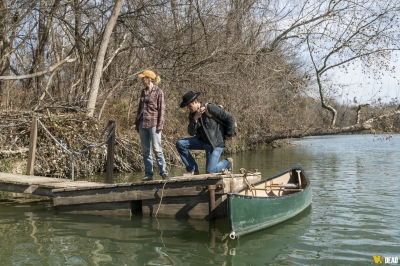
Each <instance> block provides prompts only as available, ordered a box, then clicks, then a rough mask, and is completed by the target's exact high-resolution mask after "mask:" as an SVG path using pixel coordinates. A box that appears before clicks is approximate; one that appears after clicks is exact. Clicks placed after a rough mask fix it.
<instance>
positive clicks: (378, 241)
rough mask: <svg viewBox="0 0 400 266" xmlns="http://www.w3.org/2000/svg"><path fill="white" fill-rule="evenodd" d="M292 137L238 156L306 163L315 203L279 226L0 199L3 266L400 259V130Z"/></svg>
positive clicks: (259, 162)
mask: <svg viewBox="0 0 400 266" xmlns="http://www.w3.org/2000/svg"><path fill="white" fill-rule="evenodd" d="M293 144H294V145H292V146H287V147H284V148H279V149H273V150H270V149H260V150H256V151H252V152H246V153H241V154H237V155H235V156H234V157H233V158H234V162H235V172H237V171H238V168H240V167H243V168H246V170H248V171H253V170H254V169H258V170H259V171H260V172H261V173H262V175H263V176H264V177H268V176H271V175H274V174H276V173H279V172H281V171H283V170H285V169H287V168H289V167H291V166H292V165H294V164H297V163H300V164H301V165H302V166H303V168H304V169H305V171H306V173H307V174H308V176H309V178H310V180H311V185H312V188H313V201H312V204H311V206H310V207H309V208H307V209H306V210H305V211H304V212H302V213H301V214H299V215H298V216H296V217H294V218H292V219H290V220H288V221H286V222H283V223H281V224H279V225H276V226H273V227H271V228H268V229H265V230H262V231H260V232H256V233H253V234H251V235H247V236H244V237H242V238H240V239H239V240H231V239H229V237H228V233H229V232H228V225H227V221H226V220H225V219H219V220H217V221H215V222H212V223H208V222H206V221H202V220H192V219H189V220H187V219H180V220H176V219H154V218H153V219H150V218H145V217H137V216H134V217H132V218H117V217H101V216H92V215H66V214H60V213H57V211H55V210H54V209H52V207H51V202H46V201H40V202H31V203H29V202H23V203H22V202H18V201H13V202H11V201H0V213H1V214H0V233H1V238H0V246H1V252H0V261H1V265H185V266H186V265H375V263H376V262H378V261H374V256H375V260H379V258H380V259H381V260H382V262H383V263H385V259H384V257H386V259H388V258H391V259H392V261H394V260H395V259H396V258H393V257H397V258H400V204H399V203H400V193H399V191H400V185H399V184H400V159H399V150H400V135H340V136H315V137H307V138H303V139H299V140H294V141H293ZM182 170H183V168H179V167H175V168H173V169H171V173H174V172H179V171H182ZM142 175H143V174H142V173H137V174H136V175H132V176H131V177H129V179H130V180H137V179H139V178H141V177H142ZM120 178H125V179H126V178H127V177H126V176H125V177H120ZM378 256H381V257H378Z"/></svg>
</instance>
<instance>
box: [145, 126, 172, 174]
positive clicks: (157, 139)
mask: <svg viewBox="0 0 400 266" xmlns="http://www.w3.org/2000/svg"><path fill="white" fill-rule="evenodd" d="M142 124H143V122H142V121H140V125H139V135H140V142H141V143H142V151H143V162H144V172H145V175H146V176H148V177H153V175H154V173H153V158H152V155H151V148H153V150H154V155H155V156H156V161H157V165H158V168H159V169H160V175H161V176H162V175H164V174H165V175H168V171H167V165H166V163H165V159H164V153H163V151H162V146H161V132H157V131H156V128H157V127H156V126H154V127H151V128H143V127H142Z"/></svg>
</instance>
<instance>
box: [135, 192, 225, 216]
mask: <svg viewBox="0 0 400 266" xmlns="http://www.w3.org/2000/svg"><path fill="white" fill-rule="evenodd" d="M223 197H224V196H223V195H216V199H215V202H216V208H215V209H214V213H213V216H214V217H215V218H221V217H225V216H226V207H225V201H224V200H223ZM142 215H143V216H151V217H154V216H155V215H157V217H165V218H194V219H207V220H208V219H209V217H210V216H209V195H208V193H207V194H205V195H201V196H198V197H174V198H163V200H162V201H161V204H160V201H159V200H155V199H153V200H143V201H142Z"/></svg>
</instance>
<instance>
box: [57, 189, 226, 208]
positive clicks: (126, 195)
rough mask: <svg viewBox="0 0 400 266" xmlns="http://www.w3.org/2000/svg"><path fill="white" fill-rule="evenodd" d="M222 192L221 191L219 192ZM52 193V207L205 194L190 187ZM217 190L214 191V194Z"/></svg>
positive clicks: (205, 191) (204, 191)
mask: <svg viewBox="0 0 400 266" xmlns="http://www.w3.org/2000/svg"><path fill="white" fill-rule="evenodd" d="M220 191H222V189H221V190H220ZM66 192H68V191H65V192H64V193H59V192H57V193H54V196H55V197H54V199H53V203H54V206H62V205H71V204H84V203H101V202H113V201H128V200H146V199H160V198H161V197H177V196H199V195H203V194H207V193H208V191H207V190H206V189H203V190H200V191H198V190H197V189H196V186H192V187H175V188H168V187H166V188H164V190H163V189H162V187H160V188H153V189H148V190H145V189H144V188H142V190H140V189H138V188H137V187H122V188H120V189H119V190H117V188H115V189H113V190H111V189H102V190H92V191H82V192H85V193H81V194H78V191H75V192H76V193H75V195H70V196H66V195H65V193H66ZM217 192H218V190H217V191H216V193H217Z"/></svg>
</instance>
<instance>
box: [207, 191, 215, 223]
mask: <svg viewBox="0 0 400 266" xmlns="http://www.w3.org/2000/svg"><path fill="white" fill-rule="evenodd" d="M216 188H217V186H216V185H208V186H207V189H208V192H209V193H210V203H209V207H210V208H209V217H210V218H209V219H210V220H211V219H214V209H215V189H216Z"/></svg>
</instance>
